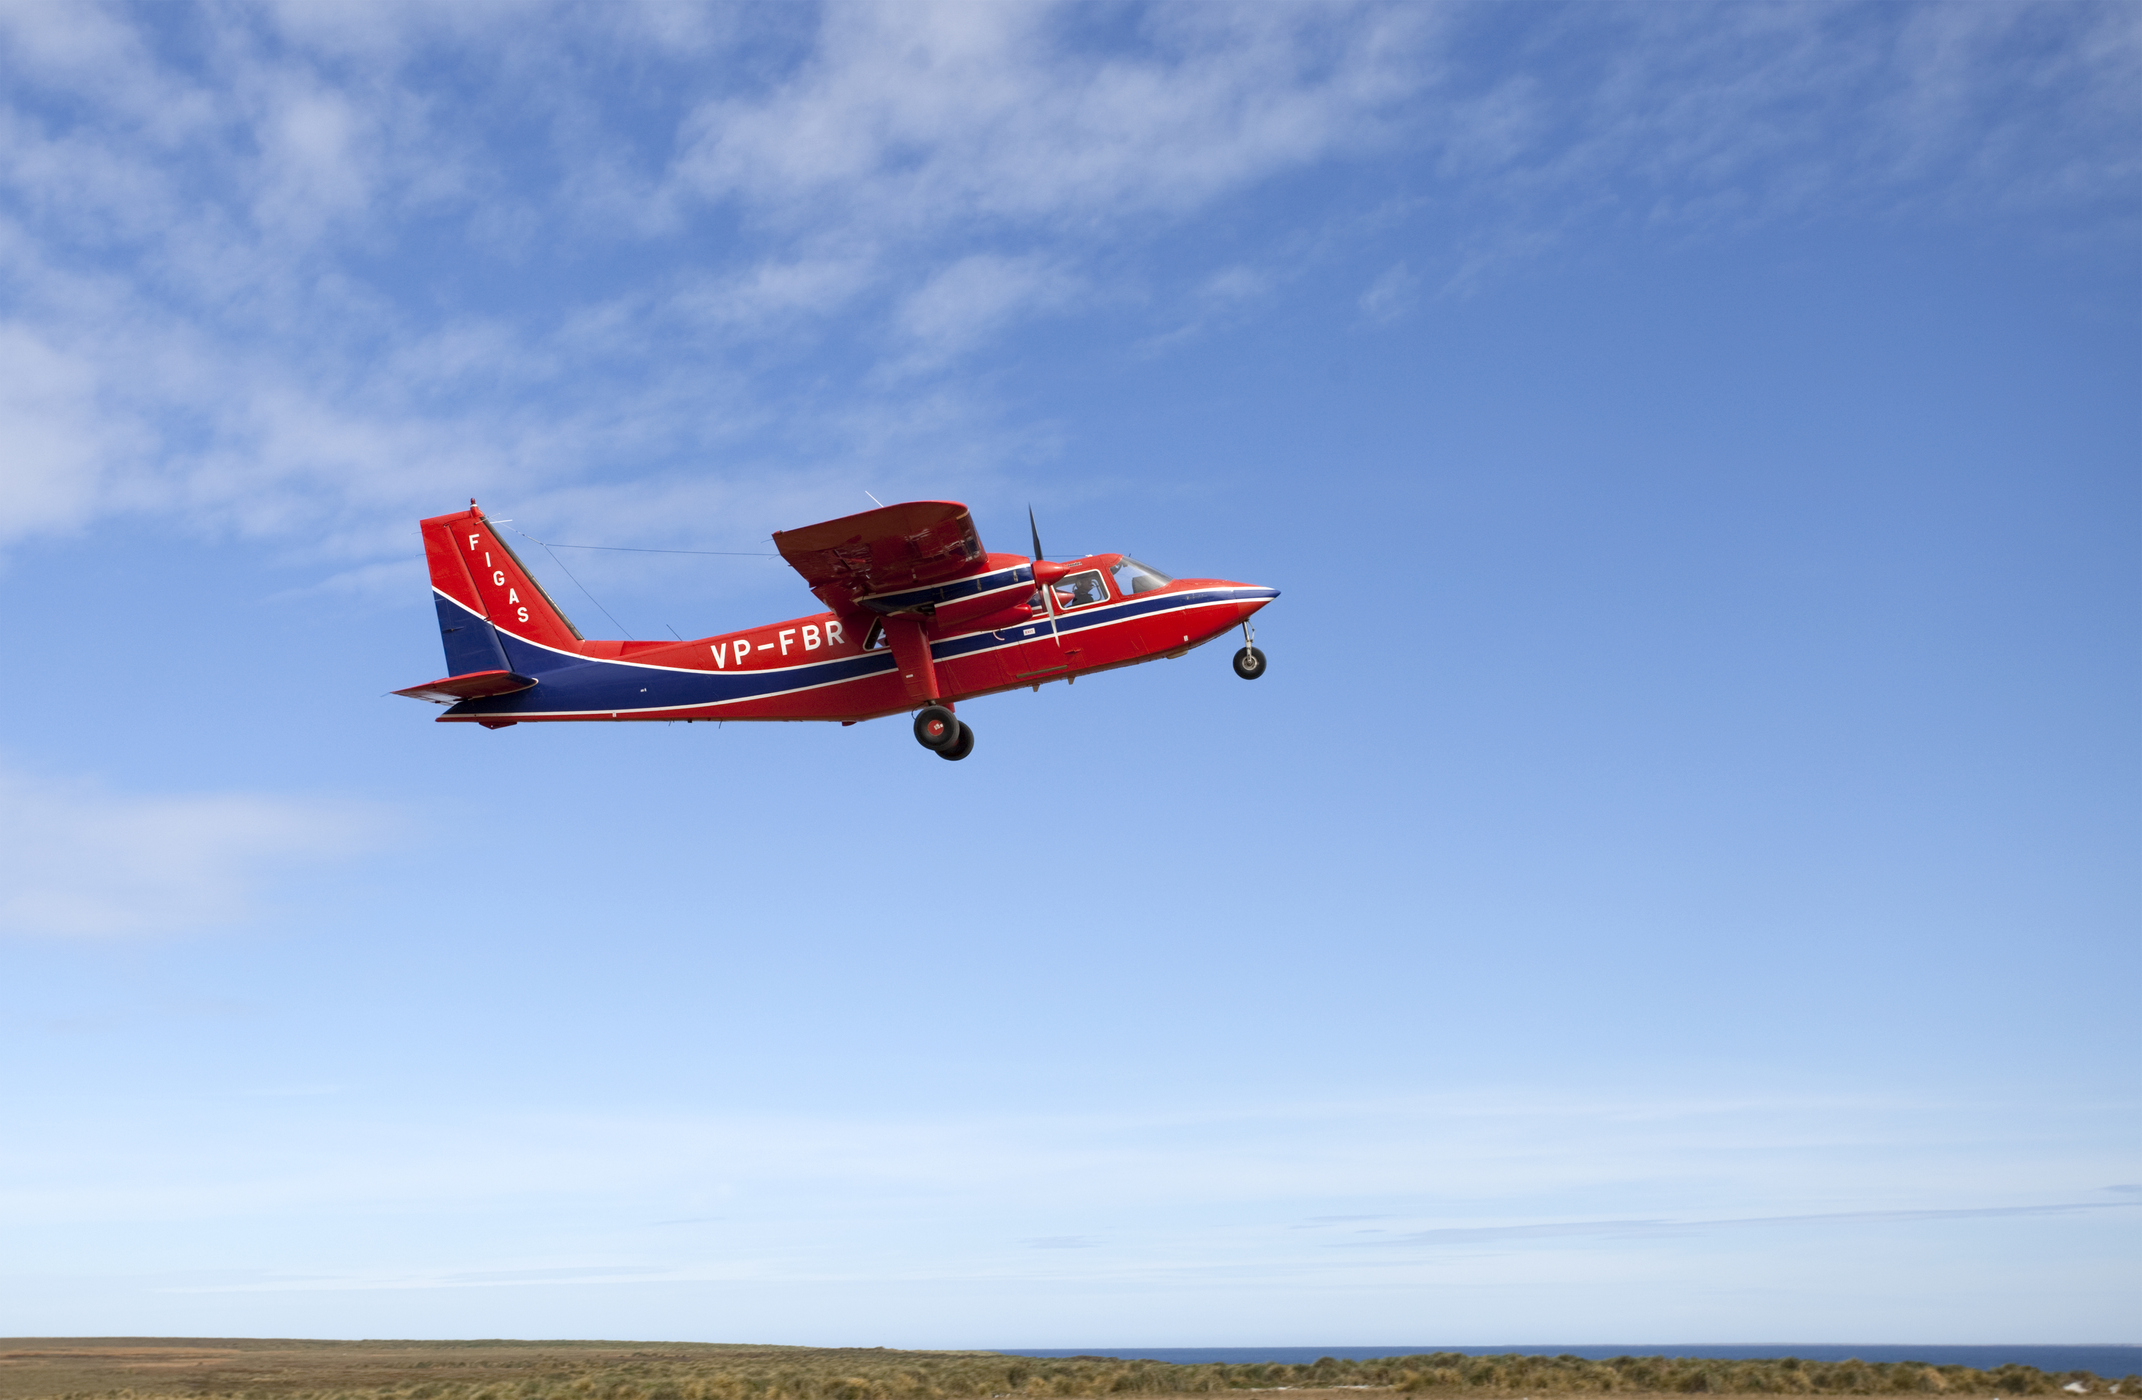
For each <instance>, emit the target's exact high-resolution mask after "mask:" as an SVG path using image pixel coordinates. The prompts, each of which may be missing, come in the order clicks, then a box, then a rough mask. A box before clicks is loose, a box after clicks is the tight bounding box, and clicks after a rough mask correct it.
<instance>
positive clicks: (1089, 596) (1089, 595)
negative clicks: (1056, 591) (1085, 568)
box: [1071, 574, 1097, 608]
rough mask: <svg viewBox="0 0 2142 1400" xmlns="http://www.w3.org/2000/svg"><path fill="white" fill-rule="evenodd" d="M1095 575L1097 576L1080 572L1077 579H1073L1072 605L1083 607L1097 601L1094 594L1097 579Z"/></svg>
mask: <svg viewBox="0 0 2142 1400" xmlns="http://www.w3.org/2000/svg"><path fill="white" fill-rule="evenodd" d="M1095 577H1097V576H1096V575H1094V574H1080V575H1079V576H1078V577H1077V578H1076V579H1074V580H1073V581H1072V584H1071V606H1072V607H1074V608H1082V607H1084V606H1086V604H1088V603H1091V602H1093V601H1095V600H1094V596H1093V580H1094V579H1095Z"/></svg>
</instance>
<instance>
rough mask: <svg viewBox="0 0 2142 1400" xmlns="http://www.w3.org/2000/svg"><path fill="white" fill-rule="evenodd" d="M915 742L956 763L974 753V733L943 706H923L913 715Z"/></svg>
mask: <svg viewBox="0 0 2142 1400" xmlns="http://www.w3.org/2000/svg"><path fill="white" fill-rule="evenodd" d="M915 742H916V743H918V744H920V745H922V746H923V747H924V748H926V749H928V750H929V751H930V752H931V753H934V754H936V755H937V756H938V757H939V758H942V759H948V760H950V761H952V762H954V763H957V762H958V761H959V760H960V759H963V758H965V757H966V756H967V755H968V754H971V753H973V752H974V731H973V730H972V729H969V728H968V727H967V726H966V725H965V724H963V723H961V722H960V719H959V716H957V715H955V714H953V713H952V712H951V711H950V710H948V709H946V708H945V707H944V706H943V705H924V706H923V707H922V708H921V709H920V710H919V711H917V712H916V714H915Z"/></svg>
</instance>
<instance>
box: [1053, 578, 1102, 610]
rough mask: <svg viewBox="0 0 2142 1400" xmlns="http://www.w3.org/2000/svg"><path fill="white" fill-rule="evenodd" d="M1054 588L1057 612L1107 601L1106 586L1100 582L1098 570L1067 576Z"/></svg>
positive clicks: (1057, 582)
mask: <svg viewBox="0 0 2142 1400" xmlns="http://www.w3.org/2000/svg"><path fill="white" fill-rule="evenodd" d="M1055 587H1056V606H1057V609H1058V610H1059V611H1063V610H1066V609H1070V608H1083V607H1085V606H1086V605H1087V604H1089V603H1105V602H1107V601H1108V585H1106V584H1104V583H1102V582H1101V571H1100V570H1099V569H1088V570H1086V571H1085V572H1084V573H1079V574H1070V575H1067V576H1066V577H1064V578H1060V579H1058V580H1057V581H1056V585H1055Z"/></svg>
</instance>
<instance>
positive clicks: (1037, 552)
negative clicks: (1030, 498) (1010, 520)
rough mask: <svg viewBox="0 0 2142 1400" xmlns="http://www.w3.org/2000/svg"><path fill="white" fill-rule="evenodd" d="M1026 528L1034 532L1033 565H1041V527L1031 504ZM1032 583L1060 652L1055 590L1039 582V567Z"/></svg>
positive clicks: (1050, 632)
mask: <svg viewBox="0 0 2142 1400" xmlns="http://www.w3.org/2000/svg"><path fill="white" fill-rule="evenodd" d="M1026 527H1027V529H1029V530H1032V531H1033V532H1034V563H1035V564H1036V565H1037V566H1038V565H1040V563H1041V527H1040V526H1039V525H1037V524H1035V523H1034V507H1033V506H1032V505H1031V504H1029V505H1028V506H1027V508H1026ZM1034 583H1035V585H1036V586H1037V587H1039V588H1040V590H1041V606H1042V607H1043V608H1045V609H1047V610H1048V614H1049V635H1050V636H1051V637H1054V638H1055V639H1056V649H1057V650H1058V651H1061V650H1063V645H1064V634H1063V633H1061V632H1059V631H1057V630H1056V590H1055V589H1054V588H1051V587H1050V586H1049V585H1048V584H1045V583H1043V582H1042V581H1041V570H1040V568H1039V567H1036V568H1035V570H1034Z"/></svg>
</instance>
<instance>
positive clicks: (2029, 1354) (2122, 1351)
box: [999, 1342, 2142, 1380]
mask: <svg viewBox="0 0 2142 1400" xmlns="http://www.w3.org/2000/svg"><path fill="white" fill-rule="evenodd" d="M999 1350H1001V1351H1003V1352H1005V1353H1006V1354H1007V1355H1010V1356H1040V1357H1061V1356H1107V1357H1115V1358H1118V1359H1121V1360H1125V1361H1168V1362H1172V1363H1174V1364H1175V1365H1178V1366H1198V1365H1203V1364H1206V1363H1208V1362H1213V1361H1229V1362H1235V1363H1237V1364H1240V1363H1245V1362H1253V1361H1284V1362H1288V1363H1291V1364H1293V1365H1297V1366H1306V1365H1308V1364H1310V1363H1311V1362H1313V1361H1315V1360H1316V1359H1317V1358H1319V1357H1324V1356H1331V1357H1337V1358H1338V1359H1339V1360H1342V1361H1367V1360H1370V1359H1372V1358H1374V1357H1378V1356H1416V1355H1421V1354H1424V1353H1427V1352H1432V1351H1455V1352H1460V1353H1463V1354H1464V1355H1466V1356H1505V1355H1509V1354H1511V1353H1513V1352H1514V1353H1517V1354H1520V1355H1525V1356H1581V1357H1584V1358H1586V1359H1587V1360H1592V1361H1604V1360H1606V1359H1607V1358H1608V1357H1614V1356H1704V1357H1716V1358H1718V1359H1719V1360H1722V1361H1745V1360H1754V1359H1759V1358H1765V1357H1774V1356H1797V1357H1799V1358H1800V1359H1802V1360H1803V1361H1847V1360H1850V1359H1851V1358H1853V1357H1858V1358H1859V1359H1860V1360H1861V1361H1920V1362H1924V1363H1926V1364H1927V1365H1930V1366H1974V1367H1976V1368H1978V1369H1979V1370H1981V1371H1985V1370H1991V1369H1992V1368H1993V1367H1995V1366H2007V1365H2011V1364H2013V1365H2017V1366H2035V1367H2037V1368H2038V1369H2039V1370H2041V1371H2090V1372H2094V1373H2095V1374H2097V1375H2099V1376H2103V1377H2105V1378H2106V1379H2107V1380H2116V1379H2118V1378H2119V1377H2121V1376H2132V1375H2142V1346H2028V1345H2018V1346H1927V1347H1915V1346H1890V1345H1886V1344H1885V1345H1881V1346H1853V1345H1847V1344H1843V1343H1831V1342H1778V1343H1775V1344H1764V1345H1750V1346H1698V1345H1685V1344H1661V1343H1655V1342H1646V1343H1642V1344H1637V1343H1631V1344H1629V1345H1627V1346H1505V1347H1452V1346H1404V1347H1087V1348H1084V1349H1082V1350H1064V1349H1049V1350H1036V1349H1032V1348H1023V1347H1003V1348H999Z"/></svg>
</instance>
